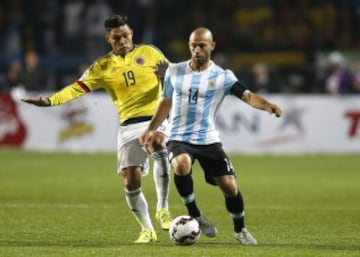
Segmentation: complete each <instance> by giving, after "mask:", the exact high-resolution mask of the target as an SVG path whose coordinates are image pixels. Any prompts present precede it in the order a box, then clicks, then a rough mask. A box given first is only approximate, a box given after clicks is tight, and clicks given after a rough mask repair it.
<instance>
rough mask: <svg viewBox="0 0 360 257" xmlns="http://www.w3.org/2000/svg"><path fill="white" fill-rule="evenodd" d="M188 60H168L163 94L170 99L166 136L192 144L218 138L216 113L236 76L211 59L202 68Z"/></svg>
mask: <svg viewBox="0 0 360 257" xmlns="http://www.w3.org/2000/svg"><path fill="white" fill-rule="evenodd" d="M189 64H190V61H186V62H180V63H175V64H171V65H170V66H169V68H168V69H167V71H166V73H165V78H164V90H163V97H164V98H171V99H172V110H171V116H170V132H169V134H168V135H169V140H177V141H181V142H186V143H190V144H195V145H208V144H213V143H217V142H220V137H219V132H218V131H217V130H216V128H215V115H216V113H217V110H218V109H219V107H220V105H221V103H222V101H223V99H224V97H225V96H226V95H229V94H231V92H230V89H231V87H232V86H233V85H234V84H235V82H236V81H238V79H237V78H236V77H235V75H234V73H233V72H232V71H230V70H224V69H223V68H221V67H220V66H218V65H216V64H215V63H214V62H211V64H210V65H209V67H208V68H207V69H206V70H204V71H201V72H197V71H193V70H192V69H191V68H190V65H189Z"/></svg>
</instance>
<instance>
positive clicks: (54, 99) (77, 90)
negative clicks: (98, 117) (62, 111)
mask: <svg viewBox="0 0 360 257" xmlns="http://www.w3.org/2000/svg"><path fill="white" fill-rule="evenodd" d="M89 91H90V90H89V89H88V88H87V87H86V86H85V85H84V84H83V83H81V82H80V81H77V82H75V83H72V84H70V85H68V86H66V87H64V88H63V89H62V90H60V91H59V92H57V93H55V94H53V95H51V96H49V97H43V96H40V97H38V98H25V99H21V101H23V102H26V103H29V104H33V105H36V106H42V107H44V106H45V107H46V106H56V105H61V104H65V103H67V102H69V101H71V100H74V99H76V98H78V97H80V96H82V95H84V94H86V93H88V92H89Z"/></svg>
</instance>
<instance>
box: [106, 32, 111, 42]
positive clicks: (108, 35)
mask: <svg viewBox="0 0 360 257" xmlns="http://www.w3.org/2000/svg"><path fill="white" fill-rule="evenodd" d="M105 40H106V42H108V43H109V44H110V33H109V32H106V33H105Z"/></svg>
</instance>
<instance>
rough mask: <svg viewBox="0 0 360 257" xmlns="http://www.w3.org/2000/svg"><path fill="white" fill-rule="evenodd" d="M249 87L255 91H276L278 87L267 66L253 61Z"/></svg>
mask: <svg viewBox="0 0 360 257" xmlns="http://www.w3.org/2000/svg"><path fill="white" fill-rule="evenodd" d="M251 75H252V76H251V82H250V85H251V86H250V87H251V90H252V91H253V92H256V93H278V92H279V87H278V85H277V82H276V81H274V78H273V77H272V75H271V73H270V70H269V66H268V65H266V64H265V63H261V62H258V63H255V64H254V66H253V67H252V70H251Z"/></svg>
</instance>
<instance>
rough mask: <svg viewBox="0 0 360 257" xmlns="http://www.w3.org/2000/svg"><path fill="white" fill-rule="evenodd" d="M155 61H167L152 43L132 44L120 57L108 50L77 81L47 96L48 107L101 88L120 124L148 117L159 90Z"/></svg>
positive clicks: (159, 82) (154, 107)
mask: <svg viewBox="0 0 360 257" xmlns="http://www.w3.org/2000/svg"><path fill="white" fill-rule="evenodd" d="M159 61H168V60H167V59H166V57H165V56H164V55H163V53H162V52H161V51H160V50H159V49H157V48H156V47H154V46H152V45H135V46H134V49H133V50H132V51H130V52H128V53H127V54H126V55H125V57H124V58H123V57H121V56H118V55H115V54H113V52H110V53H108V54H107V55H105V56H103V57H101V58H99V59H97V60H96V61H95V62H94V63H93V64H92V65H91V66H90V68H89V69H87V70H86V71H85V72H84V74H83V75H82V76H81V78H80V79H79V80H78V81H76V82H75V83H72V84H70V85H68V86H66V87H64V88H63V89H62V90H60V91H59V92H57V93H55V94H53V95H52V96H50V97H49V100H50V103H51V106H55V105H60V104H64V103H66V102H68V101H70V100H73V99H75V98H78V97H80V96H82V95H84V94H86V93H88V92H90V91H94V90H97V89H101V88H102V89H104V90H105V91H106V92H107V93H108V94H109V95H110V96H111V98H112V101H113V102H114V104H115V106H116V109H117V111H118V114H119V120H120V123H122V122H124V121H126V120H128V119H132V118H137V117H143V116H152V115H153V114H154V113H155V111H156V108H157V106H158V103H159V100H160V97H161V90H162V86H161V80H160V79H159V78H158V77H157V76H156V74H155V73H154V70H155V68H156V63H158V62H159Z"/></svg>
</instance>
